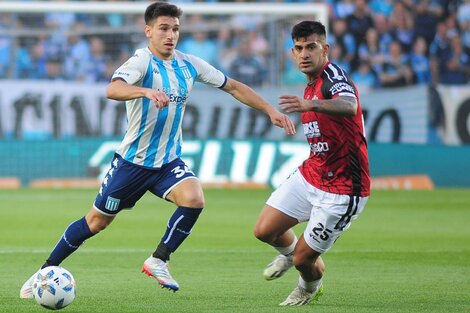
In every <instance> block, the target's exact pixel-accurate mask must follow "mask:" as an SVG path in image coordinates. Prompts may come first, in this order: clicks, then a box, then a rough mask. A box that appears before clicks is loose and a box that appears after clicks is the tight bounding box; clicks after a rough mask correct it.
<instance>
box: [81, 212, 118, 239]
mask: <svg viewBox="0 0 470 313" xmlns="http://www.w3.org/2000/svg"><path fill="white" fill-rule="evenodd" d="M113 219H114V216H106V215H103V214H101V213H98V212H96V213H89V214H87V216H86V221H87V224H88V227H89V228H90V231H91V232H92V233H93V234H97V233H99V232H100V231H102V230H104V229H105V228H106V227H108V225H109V224H111V222H112V221H113Z"/></svg>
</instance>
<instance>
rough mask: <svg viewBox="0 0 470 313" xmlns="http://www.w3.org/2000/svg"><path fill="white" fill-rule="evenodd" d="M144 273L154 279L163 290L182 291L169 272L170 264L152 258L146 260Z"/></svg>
mask: <svg viewBox="0 0 470 313" xmlns="http://www.w3.org/2000/svg"><path fill="white" fill-rule="evenodd" d="M142 272H143V273H145V274H147V275H148V276H150V277H154V278H155V279H156V280H157V281H158V283H159V284H160V286H162V288H167V289H169V290H173V291H178V289H180V286H179V284H178V283H177V282H176V280H174V278H173V277H172V276H171V274H170V271H169V270H168V262H165V261H162V260H160V259H157V258H155V257H153V256H150V257H148V259H147V260H145V262H144V265H143V266H142Z"/></svg>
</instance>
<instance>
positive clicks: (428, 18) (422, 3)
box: [414, 0, 439, 45]
mask: <svg viewBox="0 0 470 313" xmlns="http://www.w3.org/2000/svg"><path fill="white" fill-rule="evenodd" d="M429 2H430V0H419V1H418V3H417V5H416V6H415V16H414V27H415V35H416V37H423V38H424V40H426V45H429V44H430V43H431V41H432V40H433V38H434V34H435V33H436V27H437V22H438V18H439V14H438V13H436V11H435V10H433V9H432V7H431V6H430V3H429Z"/></svg>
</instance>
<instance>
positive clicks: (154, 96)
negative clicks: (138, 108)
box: [106, 79, 170, 109]
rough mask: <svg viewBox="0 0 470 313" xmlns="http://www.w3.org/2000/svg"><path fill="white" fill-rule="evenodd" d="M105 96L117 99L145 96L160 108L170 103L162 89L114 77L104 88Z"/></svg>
mask: <svg viewBox="0 0 470 313" xmlns="http://www.w3.org/2000/svg"><path fill="white" fill-rule="evenodd" d="M106 97H107V98H108V99H112V100H118V101H126V100H131V99H136V98H142V97H146V98H148V99H150V100H151V101H152V102H153V103H154V104H155V106H156V107H157V108H158V109H162V108H163V107H165V106H168V104H169V103H170V99H169V98H168V96H167V95H166V93H164V92H163V91H159V90H155V89H151V88H144V87H139V86H135V85H131V84H128V83H126V82H125V81H123V80H121V79H115V80H113V81H112V82H110V83H109V85H108V87H107V88H106Z"/></svg>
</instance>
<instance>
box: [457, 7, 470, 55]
mask: <svg viewBox="0 0 470 313" xmlns="http://www.w3.org/2000/svg"><path fill="white" fill-rule="evenodd" d="M457 21H458V23H459V26H460V29H461V31H462V44H463V46H464V48H465V50H466V52H467V53H470V0H464V2H463V3H462V4H461V5H460V6H459V8H458V9H457Z"/></svg>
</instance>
